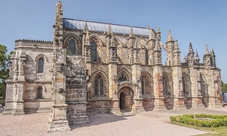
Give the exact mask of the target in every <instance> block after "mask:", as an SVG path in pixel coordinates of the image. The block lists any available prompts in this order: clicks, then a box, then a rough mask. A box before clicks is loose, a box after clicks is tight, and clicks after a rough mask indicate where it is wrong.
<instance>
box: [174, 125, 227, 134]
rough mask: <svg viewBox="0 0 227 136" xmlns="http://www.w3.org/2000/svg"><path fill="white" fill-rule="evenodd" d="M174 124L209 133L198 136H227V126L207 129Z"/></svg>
mask: <svg viewBox="0 0 227 136" xmlns="http://www.w3.org/2000/svg"><path fill="white" fill-rule="evenodd" d="M173 124H176V125H180V126H185V127H190V128H194V129H198V130H202V131H206V132H208V134H203V135H197V136H227V126H222V127H216V128H205V127H197V126H191V125H186V124H182V123H173Z"/></svg>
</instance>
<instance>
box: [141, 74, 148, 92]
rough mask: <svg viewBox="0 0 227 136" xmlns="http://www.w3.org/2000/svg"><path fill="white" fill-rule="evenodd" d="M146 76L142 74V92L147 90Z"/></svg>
mask: <svg viewBox="0 0 227 136" xmlns="http://www.w3.org/2000/svg"><path fill="white" fill-rule="evenodd" d="M146 78H147V77H146V76H142V79H141V89H142V94H145V90H146V82H147V81H146Z"/></svg>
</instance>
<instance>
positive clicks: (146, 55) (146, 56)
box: [145, 49, 149, 65]
mask: <svg viewBox="0 0 227 136" xmlns="http://www.w3.org/2000/svg"><path fill="white" fill-rule="evenodd" d="M145 61H146V65H148V61H149V57H148V49H145Z"/></svg>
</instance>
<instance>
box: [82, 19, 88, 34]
mask: <svg viewBox="0 0 227 136" xmlns="http://www.w3.org/2000/svg"><path fill="white" fill-rule="evenodd" d="M83 31H84V33H87V32H88V27H87V21H85V24H84V30H83Z"/></svg>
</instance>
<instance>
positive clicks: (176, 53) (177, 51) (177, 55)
mask: <svg viewBox="0 0 227 136" xmlns="http://www.w3.org/2000/svg"><path fill="white" fill-rule="evenodd" d="M180 53H181V51H180V47H179V45H178V41H177V40H176V41H175V47H174V52H173V54H174V58H173V59H174V61H173V62H174V65H181V58H180Z"/></svg>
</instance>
